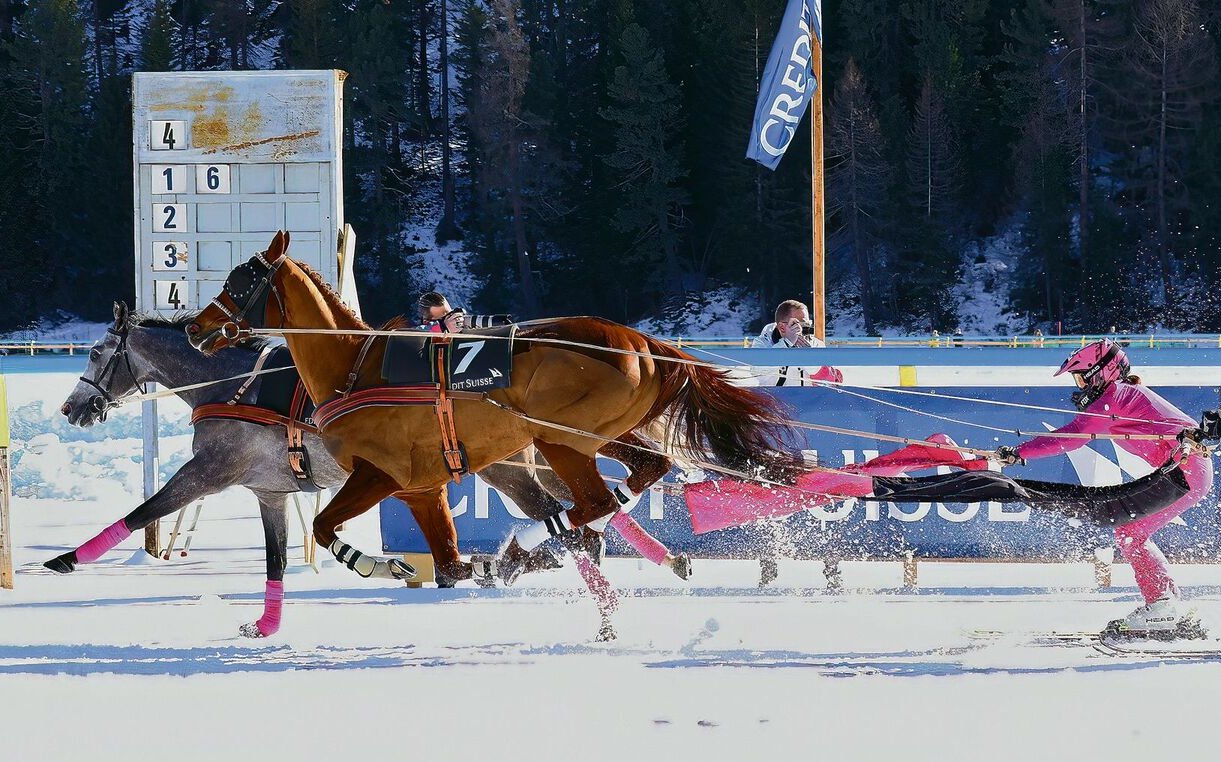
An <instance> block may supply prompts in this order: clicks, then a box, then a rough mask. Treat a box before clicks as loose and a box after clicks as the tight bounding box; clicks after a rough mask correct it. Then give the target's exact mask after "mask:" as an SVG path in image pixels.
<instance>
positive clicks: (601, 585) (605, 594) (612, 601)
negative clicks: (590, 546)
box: [573, 553, 619, 616]
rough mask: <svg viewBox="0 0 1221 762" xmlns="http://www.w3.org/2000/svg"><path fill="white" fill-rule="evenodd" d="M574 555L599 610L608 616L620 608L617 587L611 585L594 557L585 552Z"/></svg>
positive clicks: (578, 568)
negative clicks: (594, 560)
mask: <svg viewBox="0 0 1221 762" xmlns="http://www.w3.org/2000/svg"><path fill="white" fill-rule="evenodd" d="M573 556H574V557H575V558H576V560H577V571H579V572H581V578H582V579H584V580H585V586H586V587H588V588H589V592H590V594H591V595H592V596H593V597H594V600H595V601H597V603H598V611H599V612H600V613H601V614H602V615H603V616H606V615H608V614H610V613H611V612H612V611H614V610H615V609H617V608H619V595H618V594H617V593H616V592H615V588H613V587H611V583H610V582H609V581H608V580H607V579H606V577H605V576H604V575H603V574H602V570H601V569H599V568H598V565H597V564H595V563H594V562H593V559H591V558H590V557H589V556H588V555H586V554H585V553H574V554H573Z"/></svg>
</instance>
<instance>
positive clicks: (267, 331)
mask: <svg viewBox="0 0 1221 762" xmlns="http://www.w3.org/2000/svg"><path fill="white" fill-rule="evenodd" d="M249 332H250V333H251V334H252V335H255V336H287V335H294V334H295V335H307V334H319V335H340V336H343V335H356V336H388V337H393V336H402V335H403V334H419V335H429V336H431V335H434V332H432V331H425V330H414V329H413V330H400V331H382V330H373V329H369V330H348V329H343V328H256V329H251V330H250V331H249ZM480 338H484V339H499V340H502V341H509V340H510V337H508V336H480ZM516 338H517V339H518V340H521V341H533V342H536V343H544V344H557V345H563V346H574V347H581V348H583V349H590V350H596V351H600V352H609V353H612V354H621V355H631V356H634V357H648V358H650V359H653V360H655V361H656V360H660V361H669V362H675V363H679V364H683V365H690V366H694V367H704V368H710V369H713V370H718V371H726V370H743V369H748V368H749V369H751V370H752V371H754V370H755V369H760V368H763V367H765V366H757V365H748V364H741V365H738V366H734V367H732V368H728V369H727V368H725V367H724V366H721V365H717V364H716V363H710V362H705V361H702V360H689V359H686V358H680V357H666V356H660V355H654V354H652V353H650V352H639V351H636V350H631V349H616V348H612V347H599V346H596V345H592V344H586V343H582V342H577V341H568V340H566V339H549V338H543V337H531V336H517V337H516ZM709 354H712V353H709ZM722 359H727V360H728V359H729V358H722ZM747 375H751V376H754V377H758V376H762V375H770V373H769V372H768V371H760V372H758V373H754V372H752V373H749V374H747ZM812 383H814V384H815V385H819V386H823V387H826V388H834V389H839V390H840V391H843V392H844V393H847V394H853V393H852V392H849V391H848V390H849V389H865V390H869V391H878V392H891V393H895V394H908V395H915V396H921V397H933V398H937V399H949V400H956V401H959V402H970V403H977V404H984V405H996V406H1002V407H1011V408H1017V409H1021V410H1035V411H1041V412H1049V413H1057V414H1061V415H1074V416H1078V415H1079V416H1082V417H1088V418H1103V419H1106V420H1109V421H1123V422H1129V423H1146V424H1161V425H1166V424H1167V422H1166V421H1158V420H1154V419H1151V418H1133V417H1130V416H1121V415H1113V414H1108V413H1091V412H1087V411H1076V410H1067V409H1063V408H1054V407H1047V406H1043V405H1027V404H1023V403H1020V402H1004V401H1001V400H985V399H979V398H975V397H963V396H959V395H953V394H936V393H932V392H921V391H917V390H914V389H896V388H892V387H883V386H871V385H867V384H847V383H844V382H842V381H812ZM854 396H857V397H860V398H861V399H866V400H870V401H872V402H876V403H878V404H880V405H886V406H889V407H893V408H896V409H899V410H905V411H909V412H912V413H915V414H917V415H923V416H927V417H929V418H934V419H937V420H942V421H945V422H947V423H958V424H961V425H964V426H974V427H977V428H982V429H986V430H989V431H997V432H1002V433H1005V434H1016V435H1017V436H1050V437H1057V438H1063V439H1134V440H1144V439H1150V440H1155V441H1163V440H1166V439H1167V438H1174V437H1172V436H1170V435H1165V434H1077V433H1071V432H1065V433H1057V432H1026V431H1021V430H1019V429H1006V428H1001V427H994V426H988V425H986V424H979V423H972V422H970V421H963V420H960V419H956V418H950V417H947V416H941V415H937V414H935V413H930V412H928V411H925V410H919V409H917V408H909V407H905V406H902V405H898V404H896V403H890V402H886V401H884V400H879V399H876V398H874V397H869V396H866V395H861V394H855V395H854ZM792 423H795V422H792ZM850 431H852V430H851V429H844V430H840V431H839V432H837V433H848V432H850ZM857 436H865V437H869V438H874V439H878V440H879V441H912V442H919V441H922V440H909V439H906V438H899V439H897V440H896V439H884V438H882V437H881V436H879V435H877V434H871V433H869V432H857ZM944 447H945V449H954V448H951V447H949V446H944ZM958 449H961V450H962V451H963V452H975V453H978V452H982V451H979V450H972V449H970V448H958Z"/></svg>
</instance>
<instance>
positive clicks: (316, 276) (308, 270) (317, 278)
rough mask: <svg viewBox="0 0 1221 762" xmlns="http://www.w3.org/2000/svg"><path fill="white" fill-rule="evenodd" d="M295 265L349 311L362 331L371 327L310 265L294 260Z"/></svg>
mask: <svg viewBox="0 0 1221 762" xmlns="http://www.w3.org/2000/svg"><path fill="white" fill-rule="evenodd" d="M293 263H294V264H296V265H297V267H299V268H301V272H303V273H305V275H306V276H307V277H308V278H309V279H310V280H312V281H313V282H314V285H315V286H317V287H318V290H319V291H321V292H322V293H323V294H327V295H330V296H331V297H333V298H334V300H335V303H336V304H338V305H339V306H340V307H343V309H344V310H345V311H347V313H348V316H349V317H351V318H352V319H353V320H355V321H356V322H357V324H359V325H360V327H361V328H362V329H366V328H368V327H369V324H368V323H366V322H365V321H363V320H361V319H360V318H359V317H358V316H357V315H356V310H354V309H352V308H351V307H349V306H348V305H346V304H344V302H343V299H340V298H339V292H337V291H336V290H335V289H334V288H332V287H331V284H330V283H327V282H326V279H325V278H323V277H322V276H321V275H319V274H318V273H316V272H314V270H313V269H312V268H311V267H310V266H309V265H307V264H305V263H304V262H302V261H300V260H297V259H294V260H293Z"/></svg>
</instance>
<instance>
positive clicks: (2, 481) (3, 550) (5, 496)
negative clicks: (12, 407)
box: [0, 376, 13, 590]
mask: <svg viewBox="0 0 1221 762" xmlns="http://www.w3.org/2000/svg"><path fill="white" fill-rule="evenodd" d="M8 446H9V433H8V393H7V390H6V389H5V384H4V376H0V588H4V589H6V590H12V589H13V534H12V523H11V521H10V520H9V503H11V502H12V495H13V489H12V484H11V482H10V481H9V462H8Z"/></svg>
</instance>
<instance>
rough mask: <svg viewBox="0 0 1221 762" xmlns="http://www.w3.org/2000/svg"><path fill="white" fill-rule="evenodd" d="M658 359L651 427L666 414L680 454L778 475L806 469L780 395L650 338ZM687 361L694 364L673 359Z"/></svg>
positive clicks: (672, 445)
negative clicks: (735, 379)
mask: <svg viewBox="0 0 1221 762" xmlns="http://www.w3.org/2000/svg"><path fill="white" fill-rule="evenodd" d="M645 339H646V341H647V342H648V347H649V353H650V354H652V355H653V356H655V357H658V358H670V359H658V360H656V362H657V363H658V373H659V374H660V376H661V379H662V381H661V391H660V393H659V394H658V396H657V401H656V402H654V403H653V407H652V409H651V410H649V413H648V414H647V415H646V416H645V419H644V424H645V425H647V424H649V423H651V422H653V421H655V420H657V419H659V418H662V417H663V416H664V419H665V420H666V429H665V444H666V446H667V449H670V450H672V451H674V452H675V453H676V454H677V455H679V456H680V457H682V456H686V457H689V458H692V459H695V460H700V459H702V458H704V457H705V456H706V455H707V454H709V453H711V455H712V456H713V457H714V458H715V459H716V460H717V461H718V462H719V463H720V464H722V465H726V466H731V467H733V468H735V469H739V470H747V471H751V472H754V473H759V474H760V475H767V476H768V477H770V478H773V479H784V478H790V477H792V476H793V475H794V474H796V473H797V472H799V471H800V470H801V458H800V456H799V455H798V454H797V452H796V451H797V447H796V446H795V445H794V441H793V440H794V435H793V430H792V428H791V427H790V426H789V423H788V410H787V409H786V407H785V406H784V405H783V404H782V403H781V402H780V401H779V400H778V399H776V398H775V397H773V396H771V395H770V394H764V393H762V392H759V391H757V390H755V389H751V388H750V387H745V386H737V385H735V384H733V383H730V381H729V378H728V375H729V374H728V373H727V372H726V371H724V370H720V369H717V368H711V367H708V366H707V365H700V364H693V363H699V360H697V359H696V358H694V357H692V356H691V355H689V354H687V353H686V352H683V351H682V350H679V349H676V348H674V347H672V346H670V345H669V344H664V343H662V342H660V341H658V340H657V339H654V338H653V337H651V336H646V337H645ZM671 360H686V361H690V362H672V361H671Z"/></svg>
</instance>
